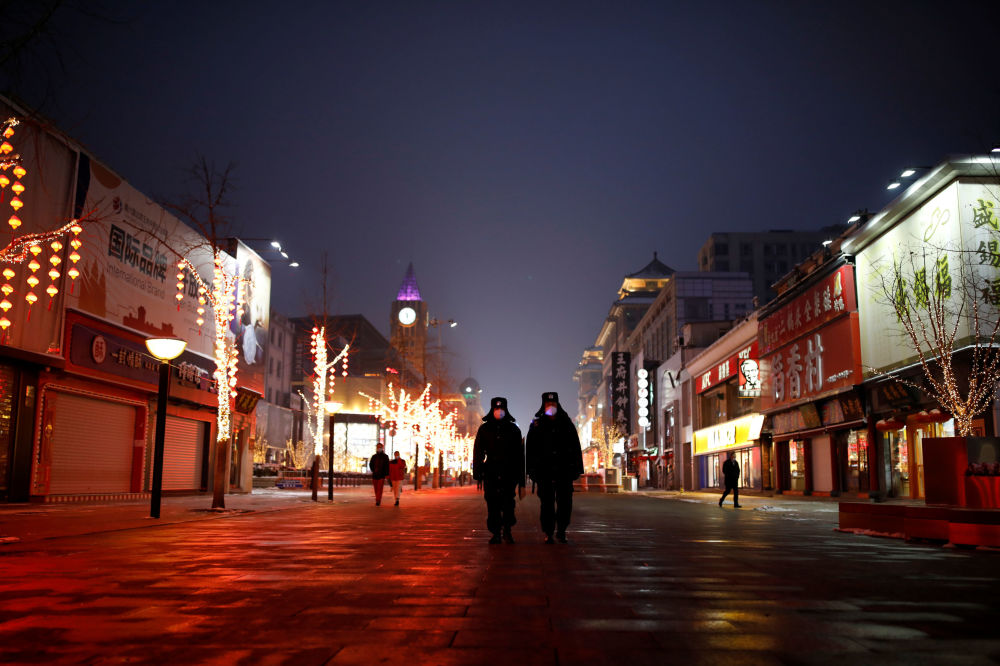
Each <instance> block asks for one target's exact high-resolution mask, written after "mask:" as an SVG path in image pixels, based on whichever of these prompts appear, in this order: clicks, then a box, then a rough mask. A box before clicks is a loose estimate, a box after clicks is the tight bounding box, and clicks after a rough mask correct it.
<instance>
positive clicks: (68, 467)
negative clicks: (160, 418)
mask: <svg viewBox="0 0 1000 666" xmlns="http://www.w3.org/2000/svg"><path fill="white" fill-rule="evenodd" d="M65 340H66V347H67V350H66V364H65V368H64V369H63V370H59V371H53V372H48V373H43V374H42V376H41V377H40V379H39V382H38V396H39V400H38V408H37V409H38V414H37V422H38V423H39V428H38V437H37V440H36V441H35V444H34V447H35V453H34V455H33V456H32V457H33V460H34V461H35V464H34V465H33V469H32V487H31V495H33V496H34V497H36V498H55V497H59V496H69V495H99V496H113V497H123V496H128V495H132V494H136V493H143V492H147V491H148V490H149V489H150V487H151V483H152V447H153V439H152V433H153V432H154V426H155V411H156V410H155V402H156V396H157V386H158V385H157V381H158V362H157V361H156V359H154V358H152V357H151V356H150V355H149V354H148V353H147V352H146V350H145V346H144V338H143V337H142V336H140V335H138V334H136V333H134V332H132V331H128V330H126V329H121V328H118V327H115V326H111V325H110V324H108V323H106V322H102V321H99V320H96V319H93V318H91V317H88V316H86V315H83V314H81V313H77V312H72V311H71V312H67V314H66V336H65ZM172 366H173V367H172V374H171V386H170V398H171V400H170V402H169V404H168V408H167V411H168V415H167V421H166V437H165V440H164V465H163V490H164V491H181V492H191V491H200V490H207V488H208V474H207V470H208V467H209V465H208V459H209V458H208V456H209V453H210V448H211V443H212V439H211V436H210V435H211V432H212V430H213V427H212V426H213V424H214V420H215V414H214V410H212V406H213V405H214V402H215V392H214V382H212V381H211V379H210V377H211V372H210V371H211V363H210V362H209V361H208V360H207V359H204V358H202V357H199V356H197V355H195V354H191V353H188V352H186V353H185V354H183V355H182V356H180V357H179V358H177V359H175V360H174V361H173V362H172ZM86 423H100V424H101V427H100V428H87V427H81V424H86Z"/></svg>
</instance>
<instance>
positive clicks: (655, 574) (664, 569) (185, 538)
mask: <svg viewBox="0 0 1000 666" xmlns="http://www.w3.org/2000/svg"><path fill="white" fill-rule="evenodd" d="M369 493H370V490H369V489H364V488H358V489H345V490H344V492H339V491H338V494H337V501H336V502H335V503H334V504H328V503H326V502H325V501H324V502H321V503H318V504H317V503H313V502H311V501H309V499H308V494H307V493H295V492H292V493H288V492H287V491H286V492H280V493H279V491H273V492H268V493H260V494H255V495H253V496H244V497H230V498H227V504H228V505H229V507H230V509H231V510H230V511H229V512H227V513H224V514H212V513H209V512H207V511H205V510H204V508H207V506H208V505H209V503H210V499H209V498H203V497H200V498H166V499H165V501H164V512H163V518H161V519H160V521H159V522H156V521H152V520H151V519H149V518H145V517H144V514H148V506H145V505H140V504H133V505H106V506H80V505H77V506H53V507H48V506H45V507H35V506H21V507H16V506H6V507H0V532H3V533H6V534H10V535H17V536H20V537H21V540H20V541H18V542H14V543H8V544H6V545H2V546H0V662H3V663H5V664H7V663H13V664H20V663H191V664H202V663H207V664H285V663H287V664H295V665H297V666H298V665H307V664H365V665H369V664H379V663H393V664H395V663H398V662H400V661H405V662H406V663H409V664H569V663H578V664H614V665H615V666H621V665H622V664H629V665H633V664H665V663H685V664H687V663H694V664H712V663H719V664H722V663H725V664H774V663H788V664H795V663H820V664H834V663H836V664H838V665H839V664H842V663H843V662H845V661H853V662H856V663H879V664H913V663H941V664H987V663H995V661H994V659H995V658H996V657H998V656H1000V640H998V639H997V638H996V636H997V632H996V629H995V628H996V626H998V624H1000V606H998V603H997V601H996V600H997V599H998V598H1000V586H998V582H997V574H996V572H997V568H998V564H1000V559H998V554H996V553H992V552H979V551H974V552H960V551H954V550H948V549H944V548H940V547H926V546H915V545H909V544H904V543H902V542H900V541H897V540H892V539H872V538H867V537H858V536H855V535H848V534H842V533H838V532H835V531H834V530H833V527H832V525H833V524H834V523H835V522H836V518H835V516H836V514H835V513H829V517H827V514H828V512H826V511H825V510H823V509H824V508H825V507H832V506H835V503H834V504H825V503H816V502H802V504H809V505H811V506H813V507H816V508H815V509H814V510H812V511H811V512H805V510H804V509H803V512H802V513H801V514H796V513H793V512H790V511H779V510H777V509H769V508H767V507H768V504H767V503H765V502H764V500H765V499H768V500H769V501H770V503H772V504H773V503H776V502H777V500H771V499H770V498H761V502H760V504H759V505H758V506H756V507H753V508H751V506H750V504H751V503H752V501H750V500H748V502H747V509H744V510H735V509H732V508H731V507H729V506H727V507H726V508H724V509H720V508H719V507H717V506H714V505H713V504H714V502H715V501H717V500H715V499H713V498H712V497H711V495H710V494H704V496H703V497H702V496H689V497H674V496H670V495H666V494H665V495H662V496H659V497H657V496H650V495H641V496H639V495H634V494H625V495H597V494H593V495H587V494H578V495H577V496H576V499H575V501H576V507H575V510H574V524H573V526H571V529H570V544H568V545H560V544H556V545H544V544H543V543H542V540H541V535H540V534H539V532H538V530H537V527H536V516H537V500H536V499H535V498H534V497H529V498H527V499H526V500H525V501H524V502H522V503H521V504H520V505H519V509H518V511H519V516H520V521H521V522H520V523H519V524H518V525H517V526H516V527H515V530H514V535H515V538H516V539H517V543H516V544H515V545H513V546H511V545H506V544H504V545H500V546H489V545H487V543H486V541H487V537H488V536H489V535H488V533H486V531H485V529H484V525H483V523H484V518H485V508H484V506H483V502H482V499H481V497H480V496H479V494H478V493H476V491H475V489H474V488H470V487H466V488H449V489H442V490H422V491H420V492H417V493H414V492H412V491H411V490H407V491H406V492H405V493H404V495H403V502H402V506H401V507H400V508H398V509H397V508H394V507H392V506H391V504H389V505H383V506H382V507H375V506H373V502H372V500H371V498H370V495H369ZM692 500H693V501H692ZM742 501H743V500H742V499H741V503H742ZM33 512H34V513H33Z"/></svg>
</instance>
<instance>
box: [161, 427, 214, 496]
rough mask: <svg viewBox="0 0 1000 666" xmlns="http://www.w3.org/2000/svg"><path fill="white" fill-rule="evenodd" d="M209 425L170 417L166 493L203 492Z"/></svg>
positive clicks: (165, 457)
mask: <svg viewBox="0 0 1000 666" xmlns="http://www.w3.org/2000/svg"><path fill="white" fill-rule="evenodd" d="M204 432H205V423H203V422H202V421H192V420H191V419H182V418H178V417H176V416H168V417H167V424H166V436H165V437H164V442H163V490H200V489H201V467H202V444H203V442H204Z"/></svg>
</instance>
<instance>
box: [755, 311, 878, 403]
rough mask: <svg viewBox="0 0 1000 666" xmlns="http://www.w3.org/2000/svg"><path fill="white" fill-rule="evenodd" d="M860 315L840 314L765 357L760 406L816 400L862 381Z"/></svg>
mask: <svg viewBox="0 0 1000 666" xmlns="http://www.w3.org/2000/svg"><path fill="white" fill-rule="evenodd" d="M858 338H859V334H858V315H857V313H851V314H850V315H848V316H846V317H841V318H840V319H837V320H835V321H833V322H831V323H829V324H826V325H825V326H822V327H821V328H819V329H816V330H815V331H812V332H810V333H809V334H808V335H805V336H803V337H801V338H798V339H796V340H794V341H792V342H791V343H790V344H787V345H785V346H783V347H780V348H779V349H777V350H775V351H774V352H772V353H770V354H767V355H765V356H763V357H762V358H761V360H760V365H761V367H762V370H764V372H762V375H763V376H762V381H761V409H762V410H768V409H775V408H780V407H782V406H789V405H793V404H796V403H800V402H802V401H807V400H810V399H814V398H816V397H817V396H821V395H826V394H829V393H831V392H834V393H835V392H836V391H838V390H842V389H845V388H848V387H850V386H853V385H854V384H859V383H861V379H862V376H861V354H860V341H859V339H858Z"/></svg>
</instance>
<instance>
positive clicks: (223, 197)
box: [163, 155, 243, 509]
mask: <svg viewBox="0 0 1000 666" xmlns="http://www.w3.org/2000/svg"><path fill="white" fill-rule="evenodd" d="M234 169H235V165H234V164H233V163H232V162H230V163H229V164H227V165H226V166H225V168H222V169H219V168H217V167H216V166H215V164H214V163H212V162H209V161H208V159H206V158H205V156H204V155H201V156H198V158H197V159H196V160H195V163H194V165H193V166H192V167H191V169H190V171H189V182H190V183H191V185H192V187H191V194H190V195H188V196H187V197H186V198H185V199H183V200H182V201H181V202H179V203H170V202H164V204H163V205H164V207H165V208H167V209H169V210H171V211H172V212H174V213H175V214H176V215H177V216H178V217H180V218H181V220H183V221H184V222H186V223H187V224H188V225H189V226H191V227H192V228H193V229H194V230H195V231H197V232H199V234H200V235H201V237H202V238H204V239H205V243H206V244H207V248H206V249H208V250H210V252H211V255H212V257H213V260H214V274H213V276H212V280H211V282H210V283H209V282H208V281H207V280H206V279H204V278H203V277H202V276H200V275H199V274H198V272H197V270H196V269H195V267H194V265H193V264H192V263H191V262H190V261H189V260H188V259H187V257H188V256H189V254H190V253H191V252H192V251H194V250H196V249H197V248H179V249H175V251H177V252H178V254H179V255H180V256H181V257H182V259H181V262H180V263H179V264H178V266H179V267H181V266H183V267H184V270H186V271H187V278H190V279H193V280H194V281H195V282H197V284H198V294H199V299H200V300H199V302H200V303H201V304H202V307H201V308H200V310H199V315H202V314H203V313H204V308H203V306H204V305H205V304H208V305H210V306H211V308H212V310H213V313H214V316H215V365H216V370H215V382H216V389H217V391H216V392H217V394H218V413H217V419H216V456H215V468H214V475H213V487H212V490H213V494H212V508H213V509H221V508H225V506H226V499H225V497H226V484H227V481H228V478H229V474H228V470H229V465H230V461H229V455H230V452H231V448H232V444H231V441H232V420H231V415H232V410H233V399H234V397H235V395H234V393H235V388H236V362H237V357H238V351H237V349H236V343H235V340H231V339H230V338H229V335H228V334H227V331H228V329H229V323H230V322H231V321H232V319H233V318H234V316H236V314H237V313H238V311H239V310H240V308H241V307H242V293H243V282H242V280H241V278H240V276H239V275H235V274H234V275H230V274H229V273H228V272H227V270H226V263H227V262H226V257H227V254H226V249H227V248H228V240H227V239H228V238H229V236H231V234H232V221H231V219H230V218H229V217H228V216H227V215H226V211H227V210H228V209H229V207H230V202H229V194H230V191H231V189H232V187H233V183H232V173H233V170H234ZM168 246H169V245H168ZM234 297H235V298H234ZM206 302H207V303H206Z"/></svg>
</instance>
